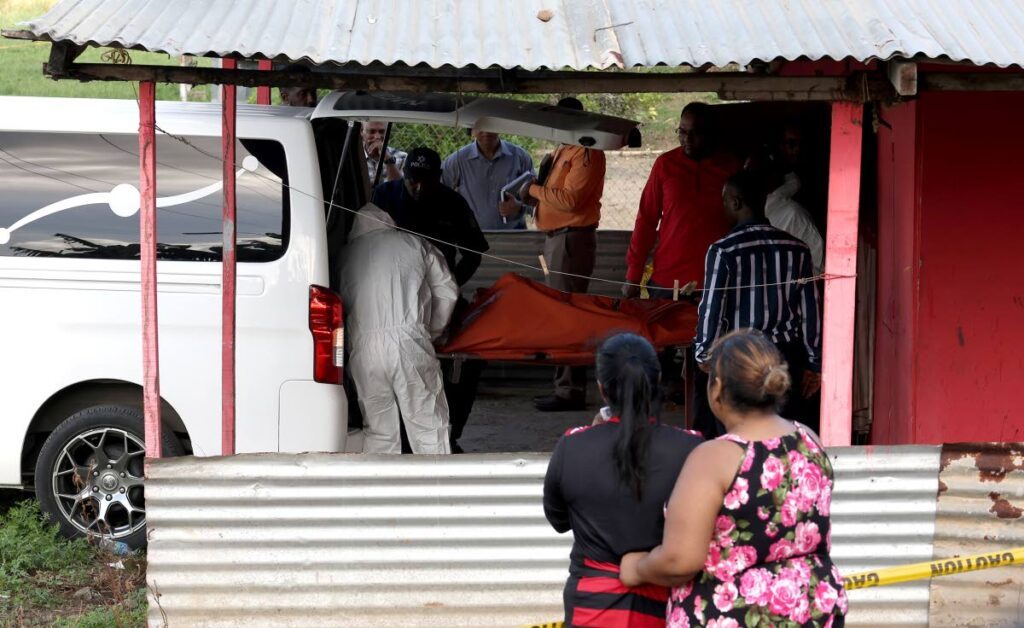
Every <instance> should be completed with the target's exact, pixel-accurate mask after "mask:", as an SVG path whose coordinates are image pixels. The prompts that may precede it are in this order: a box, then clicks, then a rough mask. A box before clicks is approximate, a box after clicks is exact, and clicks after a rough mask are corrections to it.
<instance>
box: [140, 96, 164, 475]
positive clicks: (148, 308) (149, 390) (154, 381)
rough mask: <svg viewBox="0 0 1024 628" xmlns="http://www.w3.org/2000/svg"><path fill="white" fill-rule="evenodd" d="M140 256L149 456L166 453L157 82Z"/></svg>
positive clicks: (143, 124) (144, 146) (143, 155)
mask: <svg viewBox="0 0 1024 628" xmlns="http://www.w3.org/2000/svg"><path fill="white" fill-rule="evenodd" d="M139 195H140V196H139V235H140V238H139V239H140V242H139V249H140V250H139V257H140V258H141V267H142V268H141V283H142V403H143V416H144V430H145V431H144V435H145V439H146V458H147V459H149V458H159V457H161V456H162V455H163V447H162V444H163V434H162V430H163V425H162V424H161V422H160V346H159V339H158V334H157V316H156V312H157V299H156V84H155V83H153V81H143V82H142V83H140V84H139Z"/></svg>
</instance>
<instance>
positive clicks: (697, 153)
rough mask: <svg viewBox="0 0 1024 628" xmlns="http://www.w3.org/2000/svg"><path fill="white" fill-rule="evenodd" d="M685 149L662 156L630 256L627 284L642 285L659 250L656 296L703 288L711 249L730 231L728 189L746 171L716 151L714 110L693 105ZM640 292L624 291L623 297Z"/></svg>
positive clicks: (683, 123)
mask: <svg viewBox="0 0 1024 628" xmlns="http://www.w3.org/2000/svg"><path fill="white" fill-rule="evenodd" d="M677 131H678V134H679V148H675V149H673V150H670V151H669V152H667V153H665V154H663V155H661V156H660V157H658V159H657V160H656V161H655V162H654V167H653V168H651V174H650V176H649V177H648V179H647V185H646V186H644V191H643V194H642V195H641V197H640V208H639V211H638V212H637V215H636V224H635V226H634V227H633V238H632V240H630V243H629V252H628V253H627V254H626V281H628V282H630V283H632V284H638V283H640V278H641V277H642V276H643V273H644V266H645V265H646V264H647V257H648V255H650V253H651V249H652V248H653V247H654V246H655V242H657V248H656V249H655V250H654V273H653V274H652V276H651V279H650V282H649V284H648V288H649V290H650V292H651V294H652V295H653V296H656V297H662V298H666V297H667V298H671V297H672V288H673V285H674V283H675V282H676V281H678V282H679V285H680V286H685V285H686V284H687V283H689V282H691V281H696V282H697V284H698V285H697V287H698V288H699V287H701V286H700V284H701V282H702V280H703V278H704V256H705V255H706V254H707V251H708V247H710V246H711V244H712V243H713V242H715V241H716V240H718V239H719V238H721V237H722V236H724V235H725V234H726V232H728V231H729V223H728V222H727V221H726V219H725V215H724V214H723V213H722V188H723V187H724V186H725V182H726V180H727V179H728V178H729V177H730V176H732V175H733V174H735V173H736V172H737V171H738V170H739V169H740V163H739V161H738V160H737V159H736V158H735V157H733V156H732V155H729V154H726V153H724V152H722V151H720V150H719V149H718V147H717V146H716V145H715V140H716V139H717V138H716V137H715V136H716V133H715V126H714V124H713V118H712V108H711V107H710V106H709V105H706V104H704V103H690V104H688V105H686V107H684V108H683V111H682V113H681V115H680V116H679V128H678V129H677ZM639 292H640V289H639V288H638V287H636V286H635V285H633V286H629V285H627V286H623V288H622V294H623V296H626V297H630V298H635V297H636V296H638V295H639Z"/></svg>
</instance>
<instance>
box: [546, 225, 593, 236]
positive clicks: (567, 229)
mask: <svg viewBox="0 0 1024 628" xmlns="http://www.w3.org/2000/svg"><path fill="white" fill-rule="evenodd" d="M577 231H597V225H589V226H586V227H562V228H561V229H552V230H551V231H545V232H544V233H545V234H546V235H547V236H548V237H549V238H553V237H555V236H558V235H562V234H563V233H575V232H577Z"/></svg>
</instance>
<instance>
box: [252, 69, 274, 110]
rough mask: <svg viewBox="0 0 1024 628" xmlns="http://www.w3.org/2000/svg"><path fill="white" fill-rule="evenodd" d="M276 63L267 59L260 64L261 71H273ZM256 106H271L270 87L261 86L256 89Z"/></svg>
mask: <svg viewBox="0 0 1024 628" xmlns="http://www.w3.org/2000/svg"><path fill="white" fill-rule="evenodd" d="M273 67H274V63H273V62H272V61H269V60H267V59H264V60H261V61H260V62H259V69H261V70H270V69H273ZM256 104H257V105H269V104H270V86H269V85H261V86H259V87H257V88H256Z"/></svg>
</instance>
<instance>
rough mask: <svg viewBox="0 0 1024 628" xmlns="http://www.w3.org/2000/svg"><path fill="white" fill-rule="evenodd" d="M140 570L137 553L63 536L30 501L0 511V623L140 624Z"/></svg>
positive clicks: (142, 599)
mask: <svg viewBox="0 0 1024 628" xmlns="http://www.w3.org/2000/svg"><path fill="white" fill-rule="evenodd" d="M111 563H120V565H121V566H122V568H118V567H115V566H112V565H111ZM144 574H145V562H144V558H143V557H141V556H131V557H124V558H115V557H113V556H111V555H110V554H108V553H106V552H103V551H101V550H99V549H98V548H96V547H95V546H93V545H90V544H89V543H88V542H86V541H85V540H83V539H77V540H73V541H69V540H67V539H65V538H64V537H62V536H61V535H60V532H59V531H58V529H57V526H55V525H52V524H49V523H47V522H46V521H45V520H44V519H43V517H42V515H41V513H40V511H39V506H38V504H37V503H36V502H35V501H32V500H29V501H23V502H20V503H18V504H15V505H14V506H12V507H11V508H10V509H9V510H8V511H7V512H6V513H4V514H3V515H0V626H9V625H51V624H53V622H58V623H57V625H60V626H75V627H82V628H88V627H92V626H96V627H100V626H103V627H106V626H121V627H128V626H143V625H145V619H146V612H147V604H146V595H145V589H144V580H145V578H144ZM83 591H84V592H85V593H87V595H85V596H76V592H83Z"/></svg>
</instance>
